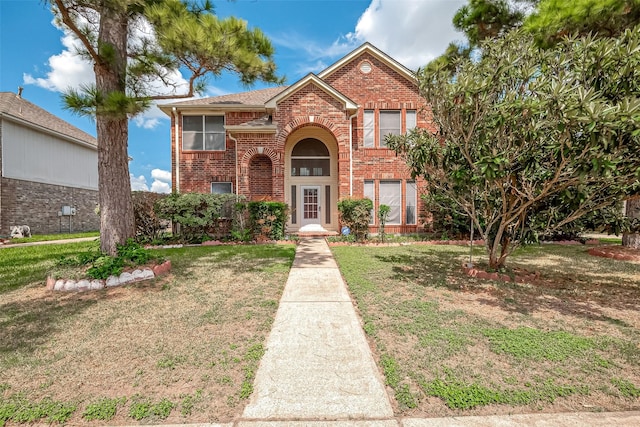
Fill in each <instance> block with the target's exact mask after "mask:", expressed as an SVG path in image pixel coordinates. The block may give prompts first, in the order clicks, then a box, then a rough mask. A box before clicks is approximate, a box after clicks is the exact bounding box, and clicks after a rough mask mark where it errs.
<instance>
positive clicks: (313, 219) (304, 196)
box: [300, 185, 322, 227]
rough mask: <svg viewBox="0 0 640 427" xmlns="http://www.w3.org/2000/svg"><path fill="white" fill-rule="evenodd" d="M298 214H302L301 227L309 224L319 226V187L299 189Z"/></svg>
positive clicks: (305, 186) (311, 186)
mask: <svg viewBox="0 0 640 427" xmlns="http://www.w3.org/2000/svg"><path fill="white" fill-rule="evenodd" d="M300 196H301V197H300V204H301V206H300V212H301V213H302V215H301V216H302V218H301V224H300V225H301V226H302V227H304V226H305V225H309V224H320V223H321V220H320V219H321V218H322V216H321V214H320V211H321V209H322V203H321V200H320V199H321V197H320V186H318V185H303V186H301V187H300Z"/></svg>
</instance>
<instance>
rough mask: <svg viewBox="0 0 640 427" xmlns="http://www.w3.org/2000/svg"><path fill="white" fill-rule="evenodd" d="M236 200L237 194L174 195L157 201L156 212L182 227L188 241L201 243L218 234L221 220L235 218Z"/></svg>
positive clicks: (181, 230)
mask: <svg viewBox="0 0 640 427" xmlns="http://www.w3.org/2000/svg"><path fill="white" fill-rule="evenodd" d="M237 198H238V196H236V195H235V194H200V193H185V194H172V195H170V196H168V197H166V198H164V199H162V200H160V201H159V202H158V204H157V207H156V209H157V210H156V212H157V213H158V216H159V217H160V218H164V219H169V220H171V222H172V223H173V224H174V225H179V228H180V234H182V235H183V236H184V237H185V238H186V239H187V240H189V241H197V240H200V241H202V240H203V239H204V238H206V236H208V235H209V233H214V234H219V225H220V219H221V218H232V216H233V208H234V205H235V203H236V201H237Z"/></svg>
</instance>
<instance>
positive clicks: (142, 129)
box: [0, 0, 466, 192]
mask: <svg viewBox="0 0 640 427" xmlns="http://www.w3.org/2000/svg"><path fill="white" fill-rule="evenodd" d="M465 3H466V0H236V1H232V2H229V1H225V0H223V1H214V6H215V8H216V13H217V15H219V16H220V17H225V16H236V17H239V18H242V19H244V20H246V21H248V23H249V26H250V27H258V28H260V29H262V31H264V32H265V33H266V34H267V36H268V37H269V38H270V39H271V41H272V43H273V45H274V47H275V49H276V54H275V61H276V64H277V66H278V71H279V73H280V74H281V75H285V76H286V77H287V84H291V83H294V82H295V81H297V80H298V79H299V78H301V77H303V76H305V75H306V74H308V73H309V72H314V73H317V72H320V71H322V70H323V69H324V68H326V67H327V66H329V65H331V64H332V63H333V62H335V61H336V60H338V59H340V58H341V57H342V56H344V55H345V54H347V53H349V52H350V51H351V50H353V49H355V48H356V47H358V46H359V45H361V44H362V43H364V42H370V43H372V44H374V45H375V46H377V47H378V48H380V49H382V50H383V51H385V52H386V53H388V54H389V55H391V56H392V57H394V58H395V59H396V60H398V61H399V62H401V63H402V64H404V65H406V66H407V67H409V68H411V69H417V68H418V67H420V66H422V65H424V64H426V63H427V62H428V61H429V60H431V59H432V58H434V57H436V56H438V55H440V54H441V53H442V52H444V49H445V48H446V46H447V45H448V44H449V42H451V41H462V39H463V36H462V35H461V34H459V33H456V32H455V30H454V29H453V27H452V24H451V18H452V17H453V14H454V13H455V11H456V10H457V9H458V8H459V7H460V6H462V5H463V4H465ZM52 21H53V16H52V14H51V12H50V11H49V9H48V8H47V6H46V2H45V1H43V0H0V91H3V92H5V91H8V92H17V90H18V86H22V87H24V92H23V97H24V98H25V99H27V100H28V101H30V102H33V103H34V104H36V105H38V106H40V107H42V108H44V109H46V110H47V111H49V112H51V113H53V114H55V115H57V116H58V117H60V118H62V119H64V120H66V121H68V122H69V123H72V124H73V125H75V126H77V127H79V128H80V129H82V130H84V131H86V132H88V133H89V134H91V135H94V136H95V134H96V131H95V123H94V122H92V121H91V120H90V119H88V118H84V117H78V116H75V115H73V114H72V113H71V112H69V111H67V110H65V109H64V108H63V106H62V100H61V97H60V92H61V91H62V90H63V89H64V88H66V87H69V86H74V85H77V84H79V83H80V82H83V81H91V79H92V68H91V65H90V64H88V63H85V62H83V61H82V60H81V59H80V58H78V57H77V56H75V55H74V54H73V49H72V48H71V46H72V43H73V40H72V38H71V37H69V36H65V33H64V32H63V31H62V30H61V29H59V28H56V27H55V26H54V25H53V22H52ZM261 87H265V85H264V84H260V83H258V84H256V85H255V86H254V87H253V88H250V89H257V88H261ZM250 89H247V88H245V87H243V86H242V85H241V84H240V83H239V82H238V79H237V77H236V76H234V75H224V76H221V77H220V78H216V79H211V80H210V81H209V86H208V88H207V92H206V93H205V94H204V96H215V95H222V94H227V93H234V92H241V91H245V90H250ZM169 124H170V123H169V118H168V117H167V116H165V115H164V114H163V113H161V112H160V110H158V109H157V108H155V107H153V108H152V109H150V110H149V111H147V112H146V113H145V114H144V115H142V116H139V117H136V118H135V119H133V120H131V121H130V126H129V155H130V156H131V157H132V158H133V160H132V161H131V162H130V164H129V167H130V172H131V178H132V188H134V189H142V190H151V191H161V192H162V191H168V190H169V189H170V170H171V153H170V139H169V138H170V129H169Z"/></svg>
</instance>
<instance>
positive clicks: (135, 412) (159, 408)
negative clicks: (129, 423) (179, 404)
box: [129, 395, 176, 421]
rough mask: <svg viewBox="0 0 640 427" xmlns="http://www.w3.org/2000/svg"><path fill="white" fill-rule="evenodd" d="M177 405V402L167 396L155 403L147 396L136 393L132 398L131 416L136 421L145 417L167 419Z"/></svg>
mask: <svg viewBox="0 0 640 427" xmlns="http://www.w3.org/2000/svg"><path fill="white" fill-rule="evenodd" d="M175 406H176V405H175V403H173V402H172V401H170V400H169V399H166V398H163V399H161V400H160V401H158V402H155V403H154V402H152V401H151V400H149V399H147V398H144V397H142V396H140V395H136V396H134V397H133V398H132V399H131V406H129V416H130V417H131V418H133V419H134V420H136V421H140V420H143V419H145V418H154V419H158V420H165V419H167V418H168V417H169V415H171V411H172V410H173V408H174V407H175Z"/></svg>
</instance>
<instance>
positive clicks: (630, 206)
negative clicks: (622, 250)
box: [622, 196, 640, 249]
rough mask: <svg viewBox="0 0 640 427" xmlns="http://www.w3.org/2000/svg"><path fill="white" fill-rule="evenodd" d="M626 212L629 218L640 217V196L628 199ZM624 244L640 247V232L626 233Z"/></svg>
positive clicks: (630, 246) (635, 247)
mask: <svg viewBox="0 0 640 427" xmlns="http://www.w3.org/2000/svg"><path fill="white" fill-rule="evenodd" d="M625 214H626V215H627V217H628V218H629V219H637V218H640V197H638V196H636V197H632V198H630V199H627V208H626V210H625ZM622 246H625V247H627V248H633V249H640V233H624V234H623V235H622Z"/></svg>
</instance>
